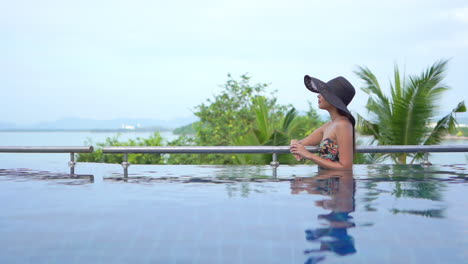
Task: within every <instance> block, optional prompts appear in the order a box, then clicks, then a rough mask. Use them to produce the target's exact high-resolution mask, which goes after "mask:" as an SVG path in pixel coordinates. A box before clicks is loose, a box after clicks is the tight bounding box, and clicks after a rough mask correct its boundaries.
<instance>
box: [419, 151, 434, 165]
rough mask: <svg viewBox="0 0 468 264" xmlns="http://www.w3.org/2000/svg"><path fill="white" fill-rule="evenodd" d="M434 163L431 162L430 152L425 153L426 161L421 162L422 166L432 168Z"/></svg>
mask: <svg viewBox="0 0 468 264" xmlns="http://www.w3.org/2000/svg"><path fill="white" fill-rule="evenodd" d="M431 165H432V163H431V162H430V161H429V152H424V160H423V162H421V166H431Z"/></svg>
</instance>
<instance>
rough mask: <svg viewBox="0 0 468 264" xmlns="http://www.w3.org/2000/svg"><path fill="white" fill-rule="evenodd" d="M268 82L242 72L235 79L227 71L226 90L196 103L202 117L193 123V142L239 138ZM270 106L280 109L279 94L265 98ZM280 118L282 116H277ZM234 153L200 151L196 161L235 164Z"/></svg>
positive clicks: (227, 142) (221, 143) (208, 143)
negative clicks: (253, 82)
mask: <svg viewBox="0 0 468 264" xmlns="http://www.w3.org/2000/svg"><path fill="white" fill-rule="evenodd" d="M267 86H268V85H267V84H254V85H251V84H250V77H249V76H247V75H242V76H240V80H235V79H233V78H232V76H231V75H228V80H227V82H226V84H225V85H224V86H223V88H224V89H223V90H222V91H221V92H220V93H219V94H217V95H215V96H214V98H213V99H208V100H207V102H206V103H202V104H200V105H198V106H196V107H195V109H196V112H195V115H196V116H198V117H199V118H200V121H199V122H198V123H196V124H195V125H194V128H195V130H196V134H195V137H194V141H193V143H194V144H195V145H199V146H232V145H235V142H236V140H237V139H238V138H239V137H241V136H242V135H244V134H246V133H247V131H248V130H249V129H250V127H251V124H252V123H253V121H254V120H255V113H254V112H253V111H252V107H253V104H254V103H255V101H256V100H258V99H257V98H259V97H263V96H264V93H265V89H266V87H267ZM265 104H266V107H267V108H268V109H271V110H272V111H274V112H277V113H278V112H281V110H282V109H283V107H282V106H278V105H277V104H276V98H272V99H265ZM277 118H279V117H277ZM235 159H236V158H235V156H234V155H225V154H207V155H198V157H197V161H198V162H197V163H204V164H233V163H235ZM179 161H181V162H182V163H185V162H190V163H192V162H193V161H194V160H193V158H190V157H186V158H180V160H179Z"/></svg>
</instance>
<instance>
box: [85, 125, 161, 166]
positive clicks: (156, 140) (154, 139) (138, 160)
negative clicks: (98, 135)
mask: <svg viewBox="0 0 468 264" xmlns="http://www.w3.org/2000/svg"><path fill="white" fill-rule="evenodd" d="M162 141H163V139H162V137H161V135H160V134H159V132H155V133H154V134H153V135H151V136H150V137H149V138H140V137H138V138H136V139H130V140H128V141H126V142H122V141H119V134H117V135H116V136H114V137H108V138H106V140H105V142H103V143H96V144H95V145H96V146H98V148H97V149H96V150H95V151H94V152H93V153H80V154H78V155H77V161H78V162H100V163H122V161H123V154H104V153H102V149H101V148H102V147H104V146H109V147H110V146H162ZM86 145H94V144H93V142H91V141H90V140H88V142H86ZM99 147H101V148H99ZM128 161H129V162H130V163H131V164H162V163H164V160H163V159H162V156H161V154H130V155H128Z"/></svg>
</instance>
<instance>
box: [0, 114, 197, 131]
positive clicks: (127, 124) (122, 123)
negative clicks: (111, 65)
mask: <svg viewBox="0 0 468 264" xmlns="http://www.w3.org/2000/svg"><path fill="white" fill-rule="evenodd" d="M194 121H196V117H194V116H193V117H185V118H175V119H171V120H159V119H148V118H146V119H145V118H119V119H112V120H94V119H84V118H74V117H70V118H63V119H59V120H56V121H51V122H42V123H37V124H32V125H16V124H13V123H7V122H0V129H3V130H5V129H37V130H50V129H64V130H67V129H70V130H99V129H144V128H151V129H157V130H172V129H175V128H177V127H181V126H184V125H187V124H190V123H192V122H194Z"/></svg>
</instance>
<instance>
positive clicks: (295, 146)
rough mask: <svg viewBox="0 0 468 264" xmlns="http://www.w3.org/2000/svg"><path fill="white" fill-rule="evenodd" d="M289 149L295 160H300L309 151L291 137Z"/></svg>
mask: <svg viewBox="0 0 468 264" xmlns="http://www.w3.org/2000/svg"><path fill="white" fill-rule="evenodd" d="M289 151H290V152H291V153H292V154H293V155H294V157H295V158H296V160H297V161H300V160H302V158H304V157H305V156H306V155H307V153H309V152H308V151H307V150H306V148H305V147H304V145H302V144H301V143H299V141H297V140H295V139H292V140H291V145H290V146H289Z"/></svg>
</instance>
